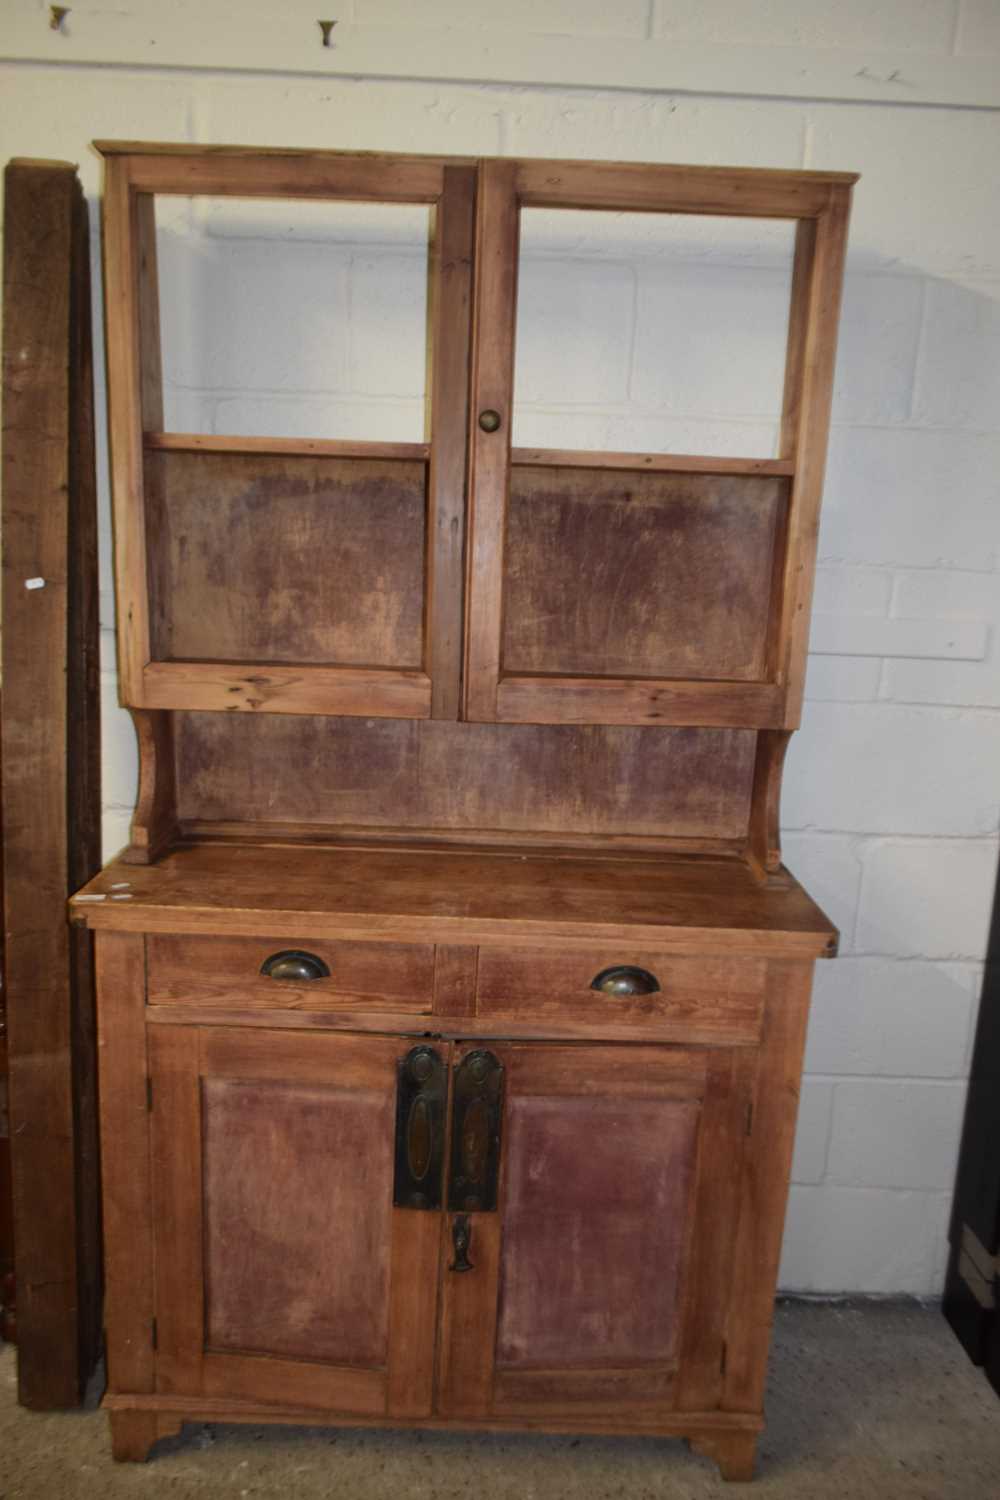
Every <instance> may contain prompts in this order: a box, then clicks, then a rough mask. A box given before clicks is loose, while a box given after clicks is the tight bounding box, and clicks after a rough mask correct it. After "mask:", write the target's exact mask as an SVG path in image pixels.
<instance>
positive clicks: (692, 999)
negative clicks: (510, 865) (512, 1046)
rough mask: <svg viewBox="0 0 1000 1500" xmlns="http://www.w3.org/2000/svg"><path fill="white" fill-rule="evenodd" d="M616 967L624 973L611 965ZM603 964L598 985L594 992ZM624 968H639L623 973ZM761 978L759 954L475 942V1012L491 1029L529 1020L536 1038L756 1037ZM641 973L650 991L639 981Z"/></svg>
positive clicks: (763, 978)
mask: <svg viewBox="0 0 1000 1500" xmlns="http://www.w3.org/2000/svg"><path fill="white" fill-rule="evenodd" d="M622 969H624V970H626V973H625V974H624V975H621V974H620V973H618V972H615V971H620V970H622ZM609 970H611V971H612V973H611V974H610V976H608V977H607V978H605V981H604V983H605V988H604V989H594V988H593V982H594V980H595V979H597V978H598V977H599V976H602V975H606V974H607V971H609ZM634 970H639V971H643V972H642V973H640V974H638V975H636V974H633V973H629V972H628V971H634ZM766 978H767V964H766V961H765V960H764V959H756V958H746V959H730V958H726V959H719V958H711V957H706V958H702V957H694V958H688V957H683V958H681V957H674V956H672V955H667V954H663V953H653V952H650V951H649V950H648V949H647V950H643V951H640V952H622V950H621V949H620V948H619V949H613V950H612V949H608V948H577V947H573V948H567V949H565V950H557V951H554V950H552V949H526V948H522V949H518V950H514V951H506V952H505V951H504V950H503V949H501V948H481V949H480V950H479V968H478V979H477V989H476V1002H477V1003H476V1014H477V1017H478V1018H479V1019H480V1021H490V1022H492V1021H494V1020H495V1021H496V1022H497V1023H498V1025H500V1026H502V1024H503V1022H504V1021H505V1020H506V1021H508V1022H509V1023H510V1024H512V1025H516V1026H517V1028H518V1030H519V1032H520V1031H521V1030H522V1028H523V1027H524V1026H525V1025H530V1026H531V1027H532V1028H533V1029H534V1027H535V1026H537V1028H538V1031H537V1034H539V1035H540V1034H543V1033H545V1032H546V1031H547V1032H548V1033H549V1034H564V1035H568V1034H570V1033H572V1034H574V1035H578V1036H581V1037H582V1036H604V1037H609V1038H611V1039H621V1040H626V1041H627V1040H629V1039H640V1038H641V1039H642V1040H657V1041H671V1042H702V1043H709V1044H711V1043H713V1042H714V1043H747V1044H752V1043H754V1042H756V1041H757V1040H758V1039H759V1037H760V1029H761V1020H762V1017H763V1012H764V995H765V985H766ZM650 979H652V980H653V981H654V982H655V984H656V985H657V986H658V988H655V989H649V988H648V986H649V983H650ZM623 989H624V990H626V991H627V990H629V989H632V990H637V991H638V993H621V992H620V991H621V990H623Z"/></svg>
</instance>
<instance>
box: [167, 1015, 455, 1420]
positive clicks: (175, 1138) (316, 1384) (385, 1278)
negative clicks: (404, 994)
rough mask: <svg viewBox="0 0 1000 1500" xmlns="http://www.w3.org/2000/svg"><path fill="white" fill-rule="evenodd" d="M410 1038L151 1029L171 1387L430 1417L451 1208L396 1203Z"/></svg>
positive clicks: (443, 1047)
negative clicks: (399, 1120)
mask: <svg viewBox="0 0 1000 1500" xmlns="http://www.w3.org/2000/svg"><path fill="white" fill-rule="evenodd" d="M411 1046H412V1042H410V1041H407V1040H404V1039H401V1038H387V1037H377V1036H370V1037H369V1036H354V1035H340V1034H333V1033H318V1032H315V1031H313V1032H310V1033H308V1034H303V1033H293V1032H289V1031H273V1032H269V1031H262V1030H257V1029H250V1028H243V1029H240V1028H236V1027H233V1028H222V1027H183V1026H166V1025H163V1026H156V1027H151V1028H150V1063H151V1078H152V1104H153V1114H152V1122H151V1123H152V1143H153V1145H152V1149H153V1184H154V1220H155V1233H156V1316H157V1361H156V1368H157V1388H158V1390H159V1391H160V1392H168V1393H177V1394H183V1395H192V1396H197V1397H204V1398H220V1404H222V1402H224V1400H225V1399H226V1398H234V1399H237V1400H241V1401H244V1402H245V1401H249V1402H260V1403H268V1404H274V1403H278V1404H280V1405H283V1406H286V1407H290V1408H296V1409H298V1410H300V1411H301V1410H303V1409H315V1410H317V1411H319V1410H325V1411H333V1412H336V1411H340V1412H344V1413H356V1414H359V1415H365V1416H383V1415H386V1416H393V1415H396V1416H401V1417H402V1416H409V1417H419V1416H423V1415H426V1414H428V1413H429V1412H430V1410H431V1406H432V1397H433V1391H432V1382H433V1368H434V1343H435V1328H436V1322H437V1296H438V1291H437V1288H438V1257H439V1252H440V1224H441V1215H440V1213H439V1212H418V1211H414V1210H412V1209H396V1208H394V1207H393V1164H394V1131H395V1108H396V1091H397V1065H398V1062H399V1060H400V1059H402V1058H403V1057H405V1055H406V1054H407V1052H408V1051H409V1049H410V1047H411ZM437 1050H438V1052H439V1055H440V1056H441V1059H442V1062H443V1064H444V1066H445V1067H446V1066H447V1063H448V1051H449V1049H448V1046H447V1044H439V1045H438V1046H437Z"/></svg>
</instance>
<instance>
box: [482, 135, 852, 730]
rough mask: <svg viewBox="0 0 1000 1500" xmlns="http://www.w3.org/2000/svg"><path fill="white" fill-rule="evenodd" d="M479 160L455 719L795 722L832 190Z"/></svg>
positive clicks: (841, 218) (837, 217)
mask: <svg viewBox="0 0 1000 1500" xmlns="http://www.w3.org/2000/svg"><path fill="white" fill-rule="evenodd" d="M480 170H481V175H480V185H479V199H478V208H477V231H476V275H475V291H474V305H475V316H474V344H473V358H472V410H471V413H470V421H471V456H470V487H469V506H470V545H469V568H468V599H467V639H466V663H465V666H466V678H465V711H466V715H467V717H468V718H470V719H474V720H480V721H493V720H500V721H508V722H516V723H526V722H527V723H555V724H568V723H607V724H657V725H664V724H677V725H727V726H728V725H734V726H744V727H747V728H783V727H790V726H792V725H794V724H795V723H796V722H797V719H798V714H799V709H800V702H801V688H802V673H803V668H804V659H805V649H806V639H807V619H808V608H809V600H810V594H811V587H812V571H813V561H814V552H815V536H816V519H817V511H818V506H819V499H820V489H821V481H822V470H823V460H824V453H825V446H826V436H827V428H828V422H829V406H830V390H831V383H832V372H833V358H834V344H835V332H836V321H837V311H838V305H839V292H840V280H841V271H842V259H843V250H844V240H845V234H846V224H847V207H848V201H849V194H850V181H851V179H850V178H849V177H847V176H837V175H836V174H832V175H830V176H822V177H821V176H819V175H818V174H801V173H785V172H773V173H771V172H753V171H743V172H740V171H732V172H730V171H726V170H722V169H692V168H673V167H630V166H621V165H618V164H610V163H609V164H607V165H604V164H594V163H591V164H572V163H564V162H559V163H556V162H550V163H546V162H530V161H522V162H517V161H509V162H508V161H490V162H486V163H484V164H483V165H482V167H481V169H480Z"/></svg>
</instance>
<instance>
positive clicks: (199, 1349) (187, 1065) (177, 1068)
mask: <svg viewBox="0 0 1000 1500" xmlns="http://www.w3.org/2000/svg"><path fill="white" fill-rule="evenodd" d="M200 1042H201V1031H200V1029H198V1028H195V1027H187V1026H183V1027H182V1026H153V1027H150V1029H149V1065H150V1078H151V1080H152V1090H153V1093H152V1098H153V1111H152V1125H151V1139H152V1166H153V1172H152V1175H153V1222H154V1224H155V1226H156V1250H155V1264H156V1327H157V1351H156V1388H157V1390H158V1391H163V1392H170V1393H174V1392H178V1393H179V1392H185V1393H187V1394H193V1395H201V1394H202V1390H203V1370H202V1366H203V1363H204V1348H205V1292H204V1279H203V1272H204V1268H203V1264H202V1244H203V1226H202V1141H201V1098H200V1088H201V1066H200V1062H201V1056H200V1053H201V1046H200Z"/></svg>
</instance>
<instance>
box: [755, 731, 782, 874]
mask: <svg viewBox="0 0 1000 1500" xmlns="http://www.w3.org/2000/svg"><path fill="white" fill-rule="evenodd" d="M791 737H792V733H791V730H789V729H760V730H758V732H757V759H756V762H755V765H754V773H753V791H752V792H751V800H750V827H749V837H748V844H747V854H748V857H749V860H750V864H751V866H752V867H753V869H754V871H755V872H756V874H757V875H758V876H759V877H760V879H761V880H766V879H767V878H768V877H769V876H770V875H774V874H776V873H777V872H778V870H780V869H781V776H782V771H783V769H784V765H785V752H786V751H787V749H788V742H789V740H790V739H791Z"/></svg>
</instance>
